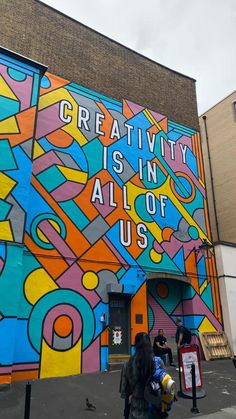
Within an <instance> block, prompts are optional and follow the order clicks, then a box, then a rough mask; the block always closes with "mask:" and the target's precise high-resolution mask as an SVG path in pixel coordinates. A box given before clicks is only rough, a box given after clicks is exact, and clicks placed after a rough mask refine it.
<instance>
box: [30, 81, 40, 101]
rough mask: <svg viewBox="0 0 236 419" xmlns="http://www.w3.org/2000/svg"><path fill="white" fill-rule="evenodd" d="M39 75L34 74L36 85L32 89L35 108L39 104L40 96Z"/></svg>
mask: <svg viewBox="0 0 236 419" xmlns="http://www.w3.org/2000/svg"><path fill="white" fill-rule="evenodd" d="M39 84H40V79H39V74H34V83H33V88H32V94H31V106H35V105H36V104H37V102H38V96H39Z"/></svg>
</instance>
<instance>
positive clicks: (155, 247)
mask: <svg viewBox="0 0 236 419" xmlns="http://www.w3.org/2000/svg"><path fill="white" fill-rule="evenodd" d="M153 248H154V249H155V251H156V252H158V253H163V252H164V249H163V248H162V247H161V246H160V244H159V243H158V242H157V241H156V240H155V241H154V243H153Z"/></svg>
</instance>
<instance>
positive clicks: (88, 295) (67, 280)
mask: <svg viewBox="0 0 236 419" xmlns="http://www.w3.org/2000/svg"><path fill="white" fill-rule="evenodd" d="M83 273H84V272H83V271H82V270H81V269H80V267H79V266H78V265H77V263H74V264H73V265H72V266H71V267H70V268H68V269H67V271H66V272H64V273H63V274H62V275H61V276H60V278H58V279H57V281H56V283H57V285H59V287H60V288H67V289H71V290H74V291H77V292H78V293H79V294H81V295H82V296H83V297H84V298H85V299H86V300H87V301H88V302H89V304H90V305H91V307H95V306H96V305H97V304H98V303H99V301H100V298H99V296H98V295H97V293H96V292H95V291H89V290H87V289H85V288H84V286H83V284H82V276H83Z"/></svg>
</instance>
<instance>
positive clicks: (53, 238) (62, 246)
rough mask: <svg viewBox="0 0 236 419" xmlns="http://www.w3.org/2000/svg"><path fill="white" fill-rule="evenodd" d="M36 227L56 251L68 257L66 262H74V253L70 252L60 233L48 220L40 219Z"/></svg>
mask: <svg viewBox="0 0 236 419" xmlns="http://www.w3.org/2000/svg"><path fill="white" fill-rule="evenodd" d="M38 227H39V228H40V230H42V232H43V234H45V236H46V237H47V238H48V239H49V241H50V242H51V243H52V244H53V245H54V247H55V248H56V249H57V250H58V252H59V253H61V255H62V256H64V257H65V258H68V263H69V264H70V265H72V263H74V259H76V255H75V254H74V253H73V252H72V250H71V249H70V248H69V246H68V245H67V244H66V242H65V240H64V239H63V238H62V237H61V236H60V234H59V233H58V232H57V231H56V230H55V229H54V228H53V227H52V225H51V224H50V223H49V221H47V220H43V221H41V222H40V223H39V226H38ZM70 258H71V259H72V260H71V259H70Z"/></svg>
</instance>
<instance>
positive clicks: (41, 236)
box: [37, 227, 49, 243]
mask: <svg viewBox="0 0 236 419" xmlns="http://www.w3.org/2000/svg"><path fill="white" fill-rule="evenodd" d="M37 235H38V238H39V239H40V240H41V241H42V242H43V243H49V240H48V239H47V237H46V236H45V234H44V233H43V232H42V231H41V230H40V228H39V227H37Z"/></svg>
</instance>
